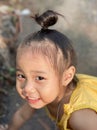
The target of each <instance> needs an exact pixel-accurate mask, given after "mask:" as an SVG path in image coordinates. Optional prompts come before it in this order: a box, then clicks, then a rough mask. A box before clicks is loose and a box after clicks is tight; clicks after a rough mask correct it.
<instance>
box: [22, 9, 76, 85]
mask: <svg viewBox="0 0 97 130" xmlns="http://www.w3.org/2000/svg"><path fill="white" fill-rule="evenodd" d="M58 16H63V15H61V14H59V13H57V12H54V11H52V10H48V11H46V12H44V13H43V14H42V15H35V16H34V17H33V16H31V17H32V18H34V19H35V21H36V22H37V23H38V24H39V25H40V26H41V30H40V31H38V32H35V33H33V34H30V35H28V36H27V37H26V38H25V39H24V41H23V43H22V44H21V45H20V47H23V46H31V47H32V51H33V53H34V52H35V51H37V52H38V53H39V52H41V53H42V54H44V55H45V56H46V57H48V59H49V60H51V63H52V65H53V67H54V69H56V70H57V71H58V72H59V73H62V72H64V69H65V68H68V67H70V66H74V67H76V64H77V63H76V54H75V50H74V48H73V46H72V42H71V40H70V39H69V38H68V37H67V36H66V35H64V34H62V33H61V32H59V31H57V30H54V29H53V30H52V29H48V28H49V27H50V26H52V25H54V24H56V23H57V20H58ZM76 82H77V78H76V76H74V79H73V83H76Z"/></svg>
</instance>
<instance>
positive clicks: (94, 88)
mask: <svg viewBox="0 0 97 130" xmlns="http://www.w3.org/2000/svg"><path fill="white" fill-rule="evenodd" d="M77 77H78V79H79V82H78V83H77V87H76V88H75V90H74V91H73V93H72V95H71V98H70V102H69V103H68V104H64V114H63V116H62V119H61V120H60V122H58V126H59V127H60V130H70V129H67V122H68V119H69V118H70V115H71V113H73V112H74V111H76V110H80V109H85V108H90V109H92V110H94V111H96V112H97V77H93V76H88V75H83V74H77Z"/></svg>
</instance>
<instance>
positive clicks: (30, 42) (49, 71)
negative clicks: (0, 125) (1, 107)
mask: <svg viewBox="0 0 97 130" xmlns="http://www.w3.org/2000/svg"><path fill="white" fill-rule="evenodd" d="M58 15H59V14H58V13H56V12H54V11H51V10H48V11H46V12H45V13H43V14H42V15H41V16H37V15H36V16H35V21H36V22H37V23H38V24H39V25H40V26H41V27H42V28H41V30H40V31H38V32H36V33H34V34H30V35H28V36H27V37H26V38H25V39H24V41H23V42H22V43H21V44H20V45H19V47H18V50H17V58H16V66H17V74H16V88H17V91H18V93H19V94H20V96H21V97H22V98H23V99H24V100H26V101H27V103H26V104H25V105H24V106H22V107H21V108H20V109H19V110H18V111H17V112H16V113H15V115H14V117H13V120H12V122H11V124H10V125H9V128H8V130H19V128H20V127H21V126H22V125H23V123H24V122H25V121H26V120H27V119H29V118H30V117H31V116H32V115H33V114H34V112H35V110H36V109H40V108H43V107H46V110H47V112H48V114H49V116H50V117H51V118H52V119H53V120H55V122H56V125H57V126H58V127H59V129H60V130H97V78H96V77H93V76H88V75H83V74H76V54H75V51H74V49H73V47H72V43H71V41H70V40H69V39H68V37H67V36H65V35H64V34H62V33H60V32H58V31H56V30H51V29H48V27H49V26H52V25H54V24H55V23H56V22H57V20H58Z"/></svg>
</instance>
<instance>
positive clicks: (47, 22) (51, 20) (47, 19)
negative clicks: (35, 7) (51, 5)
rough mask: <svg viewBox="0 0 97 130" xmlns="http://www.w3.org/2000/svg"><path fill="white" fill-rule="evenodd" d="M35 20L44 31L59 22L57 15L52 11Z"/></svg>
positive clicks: (37, 16) (36, 16)
mask: <svg viewBox="0 0 97 130" xmlns="http://www.w3.org/2000/svg"><path fill="white" fill-rule="evenodd" d="M34 18H35V21H36V22H37V23H38V24H39V25H40V26H41V27H42V29H47V28H48V27H49V26H52V25H54V24H55V23H56V22H57V20H58V16H57V13H56V12H54V11H52V10H48V11H46V12H44V13H43V14H42V15H40V16H39V15H35V17H34Z"/></svg>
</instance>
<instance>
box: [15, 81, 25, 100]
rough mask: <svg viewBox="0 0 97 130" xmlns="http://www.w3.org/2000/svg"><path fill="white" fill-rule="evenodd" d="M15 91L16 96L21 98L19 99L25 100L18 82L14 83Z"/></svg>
mask: <svg viewBox="0 0 97 130" xmlns="http://www.w3.org/2000/svg"><path fill="white" fill-rule="evenodd" d="M16 90H17V92H18V94H19V95H20V96H21V98H23V99H25V97H24V96H23V89H21V87H20V84H19V83H18V82H16Z"/></svg>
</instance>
